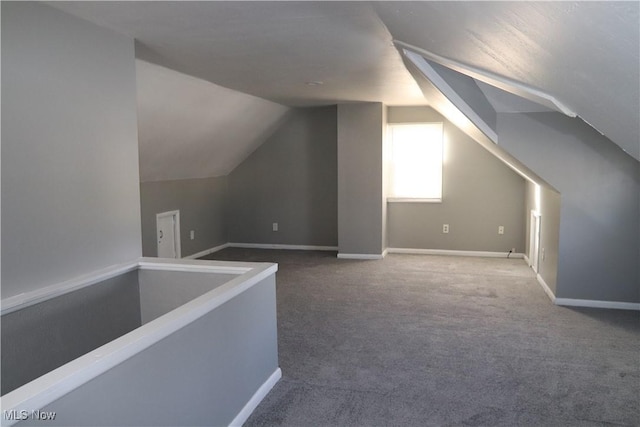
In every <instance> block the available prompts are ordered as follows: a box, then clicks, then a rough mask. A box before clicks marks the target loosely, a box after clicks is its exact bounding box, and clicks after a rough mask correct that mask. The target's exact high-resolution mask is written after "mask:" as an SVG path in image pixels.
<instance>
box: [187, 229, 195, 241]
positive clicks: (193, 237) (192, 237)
mask: <svg viewBox="0 0 640 427" xmlns="http://www.w3.org/2000/svg"><path fill="white" fill-rule="evenodd" d="M189 238H190V239H191V240H193V239H195V238H196V231H195V230H191V231H190V232H189Z"/></svg>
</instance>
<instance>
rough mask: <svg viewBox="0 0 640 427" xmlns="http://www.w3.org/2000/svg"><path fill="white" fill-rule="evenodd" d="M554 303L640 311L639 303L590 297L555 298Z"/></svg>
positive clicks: (568, 305)
mask: <svg viewBox="0 0 640 427" xmlns="http://www.w3.org/2000/svg"><path fill="white" fill-rule="evenodd" d="M554 303H555V304H556V305H561V306H566V307H589V308H609V309H616V310H635V311H640V303H635V302H619V301H598V300H591V299H572V298H556V299H555V301H554Z"/></svg>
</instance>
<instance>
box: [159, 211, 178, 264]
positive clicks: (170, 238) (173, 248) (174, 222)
mask: <svg viewBox="0 0 640 427" xmlns="http://www.w3.org/2000/svg"><path fill="white" fill-rule="evenodd" d="M156 238H157V241H158V257H159V258H180V211H171V212H163V213H159V214H157V215H156Z"/></svg>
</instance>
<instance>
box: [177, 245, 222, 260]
mask: <svg viewBox="0 0 640 427" xmlns="http://www.w3.org/2000/svg"><path fill="white" fill-rule="evenodd" d="M228 247H229V243H223V244H222V245H219V246H216V247H213V248H209V249H205V250H204V251H201V252H198V253H195V254H192V255H189V256H186V257H184V258H185V259H198V258H202V257H203V256H207V255H209V254H212V253H214V252H218V251H221V250H223V249H224V248H228Z"/></svg>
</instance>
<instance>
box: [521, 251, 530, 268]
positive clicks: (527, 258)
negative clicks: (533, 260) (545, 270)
mask: <svg viewBox="0 0 640 427" xmlns="http://www.w3.org/2000/svg"><path fill="white" fill-rule="evenodd" d="M522 259H524V262H526V263H527V265H529V257H528V256H527V254H522Z"/></svg>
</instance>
